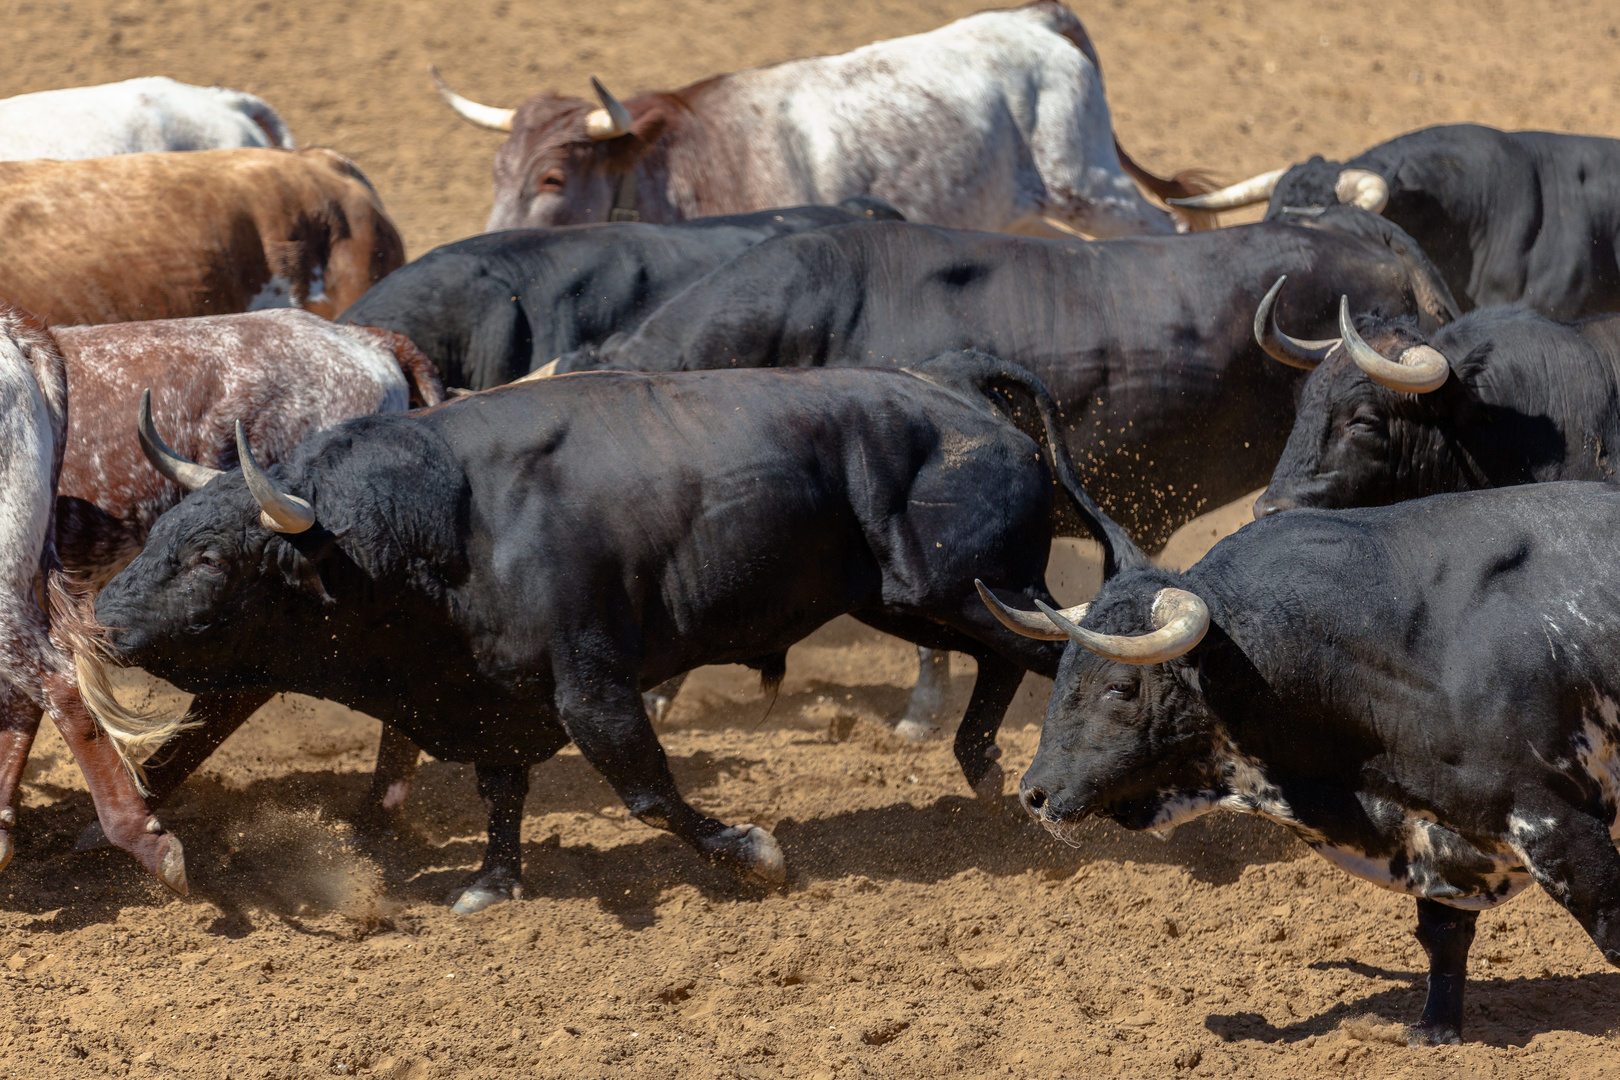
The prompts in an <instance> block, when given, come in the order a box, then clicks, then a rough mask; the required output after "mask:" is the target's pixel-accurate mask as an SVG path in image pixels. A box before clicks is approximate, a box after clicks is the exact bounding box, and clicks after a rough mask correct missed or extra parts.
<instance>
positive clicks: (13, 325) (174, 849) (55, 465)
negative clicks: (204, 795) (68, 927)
mask: <svg viewBox="0 0 1620 1080" xmlns="http://www.w3.org/2000/svg"><path fill="white" fill-rule="evenodd" d="M63 367H64V365H63V360H62V354H61V352H60V351H59V350H58V349H57V346H56V342H55V341H53V340H52V338H51V334H50V332H49V331H48V330H46V329H45V326H44V324H43V323H41V322H40V321H38V320H37V319H35V318H34V317H33V316H32V315H29V314H27V313H26V312H22V311H20V310H18V309H16V308H12V307H9V306H5V305H0V867H4V866H5V865H6V863H8V862H10V861H11V854H12V841H11V828H12V826H13V825H14V824H15V823H16V819H17V785H18V781H19V780H20V779H21V776H22V767H23V763H24V762H25V761H26V760H27V757H28V749H29V747H30V746H31V745H32V744H33V741H34V734H35V732H37V731H38V729H39V714H40V710H41V709H44V710H45V711H47V712H49V713H50V716H51V719H52V721H54V722H55V724H56V726H57V728H58V729H59V730H60V731H61V733H62V738H63V740H64V741H65V742H66V743H67V745H68V749H69V750H71V751H72V753H73V756H74V759H75V760H76V761H77V762H78V764H79V768H80V769H81V770H82V771H83V773H84V776H85V780H86V781H87V783H88V785H89V788H90V794H91V797H92V798H93V799H94V800H95V804H96V812H97V814H98V816H99V817H100V819H101V823H102V826H103V828H104V829H105V830H106V833H107V835H108V836H109V837H110V838H111V839H112V841H113V842H114V843H116V844H117V845H118V846H119V847H122V848H124V849H125V850H127V851H129V852H130V853H131V854H133V855H134V856H135V857H136V858H137V859H139V860H140V862H141V864H142V865H143V866H145V867H146V868H147V869H148V870H149V871H151V872H152V873H154V874H156V875H157V876H158V877H159V878H160V879H162V880H163V882H164V883H165V884H167V885H168V886H169V887H170V888H173V889H175V890H176V891H178V892H181V893H184V892H185V891H186V867H185V856H184V853H183V852H182V850H181V847H180V841H179V840H178V839H177V838H176V837H174V836H171V835H170V834H169V833H167V832H166V831H165V830H164V828H163V826H162V825H161V824H160V823H159V822H158V820H157V818H155V817H152V816H151V814H150V813H149V812H148V810H147V807H146V804H145V803H144V802H142V800H141V796H140V793H139V791H138V790H137V789H136V786H135V782H134V778H133V777H132V776H131V774H130V773H129V771H128V770H126V769H125V767H124V764H123V762H122V761H121V760H120V756H121V755H120V752H119V747H118V744H117V743H115V741H114V740H113V739H111V738H108V737H107V731H104V730H103V727H105V728H106V729H108V730H110V731H117V732H121V733H122V734H123V735H124V736H125V737H126V740H127V741H128V742H138V735H137V730H138V729H139V728H141V727H143V726H144V727H145V729H146V733H147V734H149V735H152V736H154V737H157V738H159V739H161V738H164V737H167V735H169V734H172V733H173V730H174V727H175V725H174V724H173V723H169V724H167V725H164V724H162V723H161V722H160V723H158V724H146V723H145V719H146V718H143V717H138V716H134V715H131V714H128V713H124V712H122V711H121V710H119V709H118V708H117V705H116V700H115V699H113V698H111V696H110V695H108V694H106V692H105V688H106V681H105V678H104V677H102V676H101V669H100V665H99V663H98V661H97V659H96V649H95V647H94V646H95V641H94V627H93V625H91V624H89V623H88V622H87V621H86V620H85V619H84V618H83V612H84V606H83V604H82V601H80V600H79V599H78V598H76V597H74V596H73V594H72V592H71V591H70V590H69V588H68V586H67V582H66V581H64V580H63V577H62V571H61V567H60V566H59V565H58V563H57V560H56V553H55V550H54V548H53V545H52V542H51V525H52V509H53V495H54V492H55V488H56V484H57V478H58V476H59V475H60V473H61V469H62V457H63V451H64V447H65V444H66V434H67V421H68V417H67V407H68V382H67V375H66V372H65V371H64V370H63ZM75 660H77V661H78V663H77V664H76V663H75ZM76 668H77V670H75V669H76ZM81 686H82V687H83V688H84V689H85V691H86V693H84V694H81V692H80V688H81ZM91 705H93V706H95V713H96V715H95V716H92V713H91V709H90V707H89V706H91ZM98 720H100V721H101V724H100V725H98V723H97V721H98Z"/></svg>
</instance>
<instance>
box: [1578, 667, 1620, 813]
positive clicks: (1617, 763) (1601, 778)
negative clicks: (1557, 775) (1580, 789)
mask: <svg viewBox="0 0 1620 1080" xmlns="http://www.w3.org/2000/svg"><path fill="white" fill-rule="evenodd" d="M1574 749H1575V761H1576V763H1577V764H1579V765H1580V767H1581V769H1582V770H1584V771H1585V773H1586V775H1587V776H1590V777H1591V778H1592V779H1593V780H1594V781H1596V783H1597V786H1598V790H1600V791H1602V792H1603V806H1604V808H1605V809H1606V810H1608V812H1609V835H1610V836H1611V837H1613V838H1615V839H1620V704H1617V703H1616V702H1615V701H1614V699H1612V698H1608V697H1600V698H1598V699H1597V715H1596V716H1593V715H1592V714H1591V713H1588V714H1587V715H1586V716H1585V717H1584V718H1583V722H1582V724H1581V730H1580V731H1579V732H1577V733H1576V735H1575V747H1574Z"/></svg>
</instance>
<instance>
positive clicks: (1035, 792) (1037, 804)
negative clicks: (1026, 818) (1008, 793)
mask: <svg viewBox="0 0 1620 1080" xmlns="http://www.w3.org/2000/svg"><path fill="white" fill-rule="evenodd" d="M1024 805H1025V806H1027V807H1029V808H1030V809H1031V810H1039V809H1040V808H1041V807H1043V806H1045V805H1046V792H1044V791H1042V790H1041V789H1040V788H1031V789H1030V790H1029V791H1026V792H1024Z"/></svg>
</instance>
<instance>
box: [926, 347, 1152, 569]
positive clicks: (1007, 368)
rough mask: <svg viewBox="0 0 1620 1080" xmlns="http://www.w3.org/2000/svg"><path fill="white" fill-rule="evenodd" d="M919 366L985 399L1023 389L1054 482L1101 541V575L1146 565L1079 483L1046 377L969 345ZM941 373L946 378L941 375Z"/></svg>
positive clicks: (933, 376) (934, 375)
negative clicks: (1038, 422)
mask: <svg viewBox="0 0 1620 1080" xmlns="http://www.w3.org/2000/svg"><path fill="white" fill-rule="evenodd" d="M920 370H921V371H922V372H925V373H926V374H927V377H928V378H930V379H936V380H939V381H944V382H954V383H957V384H959V385H960V384H964V383H965V384H966V385H967V386H968V387H971V388H972V390H973V391H974V392H976V393H977V394H978V395H979V396H980V397H982V398H984V399H985V400H986V401H994V399H995V395H997V394H998V393H1000V392H1001V390H1002V388H1004V387H1007V386H1009V385H1010V386H1013V387H1017V388H1018V390H1020V391H1022V393H1023V394H1024V395H1027V396H1028V397H1029V398H1030V399H1031V400H1032V401H1034V403H1035V410H1036V412H1038V413H1039V414H1040V418H1041V429H1042V433H1043V434H1044V436H1045V439H1044V442H1045V444H1046V452H1047V456H1048V457H1049V458H1050V461H1051V466H1052V474H1053V475H1054V476H1055V477H1056V478H1057V483H1058V486H1059V487H1060V488H1062V489H1063V493H1064V494H1065V495H1067V496H1068V499H1069V503H1070V505H1071V506H1073V507H1074V511H1075V513H1076V514H1077V515H1078V516H1079V518H1080V522H1081V524H1082V525H1083V526H1084V527H1085V529H1086V531H1087V532H1089V533H1090V534H1091V536H1092V539H1094V540H1096V541H1097V542H1098V543H1099V544H1101V545H1102V546H1103V554H1104V558H1103V577H1104V578H1110V577H1113V576H1114V574H1116V573H1117V572H1119V571H1120V570H1130V569H1134V568H1137V567H1141V566H1147V565H1149V563H1148V559H1147V556H1145V555H1143V554H1142V552H1141V550H1140V549H1139V548H1137V546H1136V542H1135V541H1134V540H1132V539H1131V536H1130V534H1129V533H1127V532H1126V531H1125V530H1124V529H1122V528H1121V527H1120V526H1119V525H1118V524H1116V523H1115V522H1114V519H1113V518H1111V517H1109V516H1108V515H1107V514H1105V513H1103V511H1102V509H1101V508H1100V507H1098V505H1097V504H1096V503H1094V502H1092V501H1091V496H1090V495H1087V494H1086V489H1085V488H1084V487H1082V486H1081V485H1080V474H1079V472H1078V471H1077V470H1076V469H1075V467H1074V458H1073V457H1071V456H1070V454H1069V444H1068V443H1067V442H1066V441H1065V440H1064V438H1063V414H1062V413H1061V412H1060V411H1059V410H1058V404H1057V402H1056V401H1055V400H1053V398H1052V395H1051V393H1050V392H1049V391H1048V390H1047V389H1046V384H1045V383H1043V382H1041V380H1040V379H1038V378H1036V377H1035V376H1034V375H1033V374H1031V373H1030V372H1029V371H1027V370H1025V369H1024V368H1022V367H1019V366H1018V365H1017V364H1014V363H1010V362H1008V361H1006V360H1002V359H1000V358H999V357H995V356H990V355H988V354H987V353H981V352H972V351H964V352H961V353H956V354H948V355H947V356H942V357H937V358H935V359H934V360H930V361H927V362H926V363H925V364H923V365H921V366H920ZM941 376H944V378H943V379H940V377H941Z"/></svg>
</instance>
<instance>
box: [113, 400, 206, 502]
mask: <svg viewBox="0 0 1620 1080" xmlns="http://www.w3.org/2000/svg"><path fill="white" fill-rule="evenodd" d="M135 434H136V435H137V436H138V437H139V438H140V440H141V450H142V451H143V452H144V453H145V454H146V460H147V461H150V462H151V463H152V468H154V469H156V470H157V471H158V472H160V473H162V474H163V475H164V476H166V477H168V478H169V479H170V480H173V481H174V482H175V483H177V484H179V485H180V486H181V487H183V488H185V489H186V490H187V491H196V490H197V489H198V488H200V487H202V486H203V485H204V484H206V483H208V481H210V480H212V479H213V478H214V477H216V476H218V475H219V474H220V473H221V472H222V471H223V470H221V469H210V468H209V467H208V466H206V465H198V464H197V463H196V462H195V461H187V460H186V459H185V458H183V457H181V456H180V455H179V454H177V453H175V452H174V451H173V450H171V449H170V448H169V444H168V443H166V442H164V441H163V437H162V436H161V435H159V434H158V433H157V427H156V426H155V425H154V424H153V423H152V391H151V390H149V389H148V390H142V391H141V411H140V415H139V416H137V417H136V419H135Z"/></svg>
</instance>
